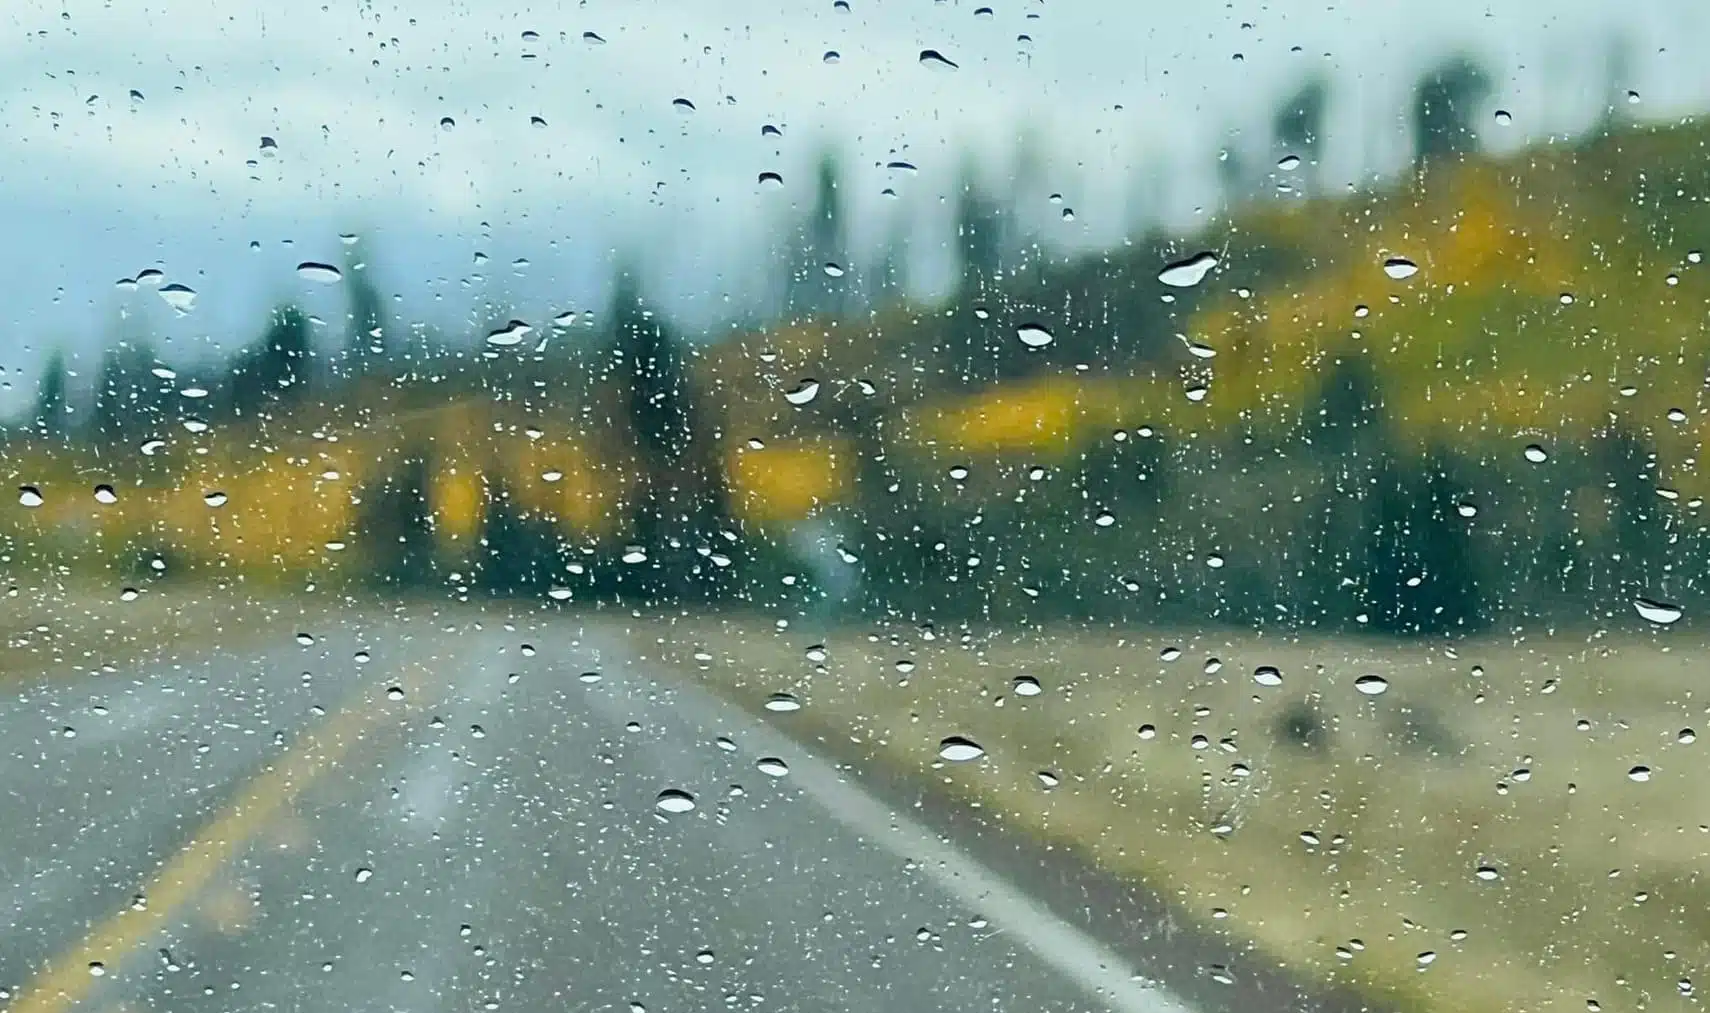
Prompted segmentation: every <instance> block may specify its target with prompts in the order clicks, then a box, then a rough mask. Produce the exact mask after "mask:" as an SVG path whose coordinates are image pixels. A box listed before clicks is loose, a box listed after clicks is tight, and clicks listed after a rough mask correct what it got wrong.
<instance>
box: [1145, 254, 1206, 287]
mask: <svg viewBox="0 0 1710 1013" xmlns="http://www.w3.org/2000/svg"><path fill="white" fill-rule="evenodd" d="M1217 264H1218V259H1217V254H1215V253H1212V252H1211V251H1210V250H1205V251H1202V252H1200V253H1196V254H1194V255H1193V256H1191V257H1188V258H1187V259H1185V260H1178V261H1175V262H1174V263H1171V264H1168V265H1166V266H1165V267H1164V269H1163V270H1162V271H1159V272H1158V280H1159V281H1161V282H1163V283H1164V284H1166V285H1169V286H1170V287H1172V288H1192V287H1194V286H1195V285H1198V284H1199V283H1200V282H1201V281H1203V280H1205V276H1206V275H1207V274H1209V273H1210V272H1211V269H1212V268H1214V267H1216V266H1217Z"/></svg>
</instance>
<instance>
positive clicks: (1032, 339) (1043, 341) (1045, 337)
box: [1015, 324, 1057, 348]
mask: <svg viewBox="0 0 1710 1013" xmlns="http://www.w3.org/2000/svg"><path fill="white" fill-rule="evenodd" d="M1015 336H1016V337H1018V338H1020V339H1021V343H1022V344H1024V345H1026V346H1027V347H1028V348H1044V347H1045V346H1046V345H1049V344H1050V343H1051V342H1053V341H1055V340H1057V338H1056V336H1055V335H1053V334H1052V333H1051V332H1050V331H1048V330H1046V329H1045V326H1044V325H1043V324H1022V325H1021V326H1020V327H1017V328H1016V329H1015Z"/></svg>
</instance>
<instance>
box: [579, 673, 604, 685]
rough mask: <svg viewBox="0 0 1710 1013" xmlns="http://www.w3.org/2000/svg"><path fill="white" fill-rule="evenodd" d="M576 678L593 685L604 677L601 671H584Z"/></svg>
mask: <svg viewBox="0 0 1710 1013" xmlns="http://www.w3.org/2000/svg"><path fill="white" fill-rule="evenodd" d="M576 678H577V679H579V680H581V681H582V682H583V683H585V684H586V685H589V686H592V685H593V684H594V683H596V682H599V681H600V679H602V678H603V676H601V675H600V673H598V672H583V673H582V674H581V675H579V676H577V677H576Z"/></svg>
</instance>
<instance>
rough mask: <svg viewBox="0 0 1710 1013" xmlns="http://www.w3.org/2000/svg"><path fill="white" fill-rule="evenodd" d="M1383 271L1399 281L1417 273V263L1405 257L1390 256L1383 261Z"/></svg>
mask: <svg viewBox="0 0 1710 1013" xmlns="http://www.w3.org/2000/svg"><path fill="white" fill-rule="evenodd" d="M1383 273H1384V274H1387V275H1389V276H1390V277H1391V278H1394V279H1395V280H1396V281H1401V280H1402V279H1404V278H1411V277H1413V276H1414V275H1416V274H1418V273H1419V265H1418V264H1415V263H1414V262H1413V261H1411V260H1408V259H1407V258H1406V257H1391V258H1389V259H1388V260H1386V261H1384V262H1383Z"/></svg>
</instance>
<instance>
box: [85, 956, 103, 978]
mask: <svg viewBox="0 0 1710 1013" xmlns="http://www.w3.org/2000/svg"><path fill="white" fill-rule="evenodd" d="M106 973H107V965H106V964H103V963H101V962H100V961H99V960H91V961H90V962H89V976H90V977H91V978H99V977H102V976H103V975H105V974H106Z"/></svg>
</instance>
